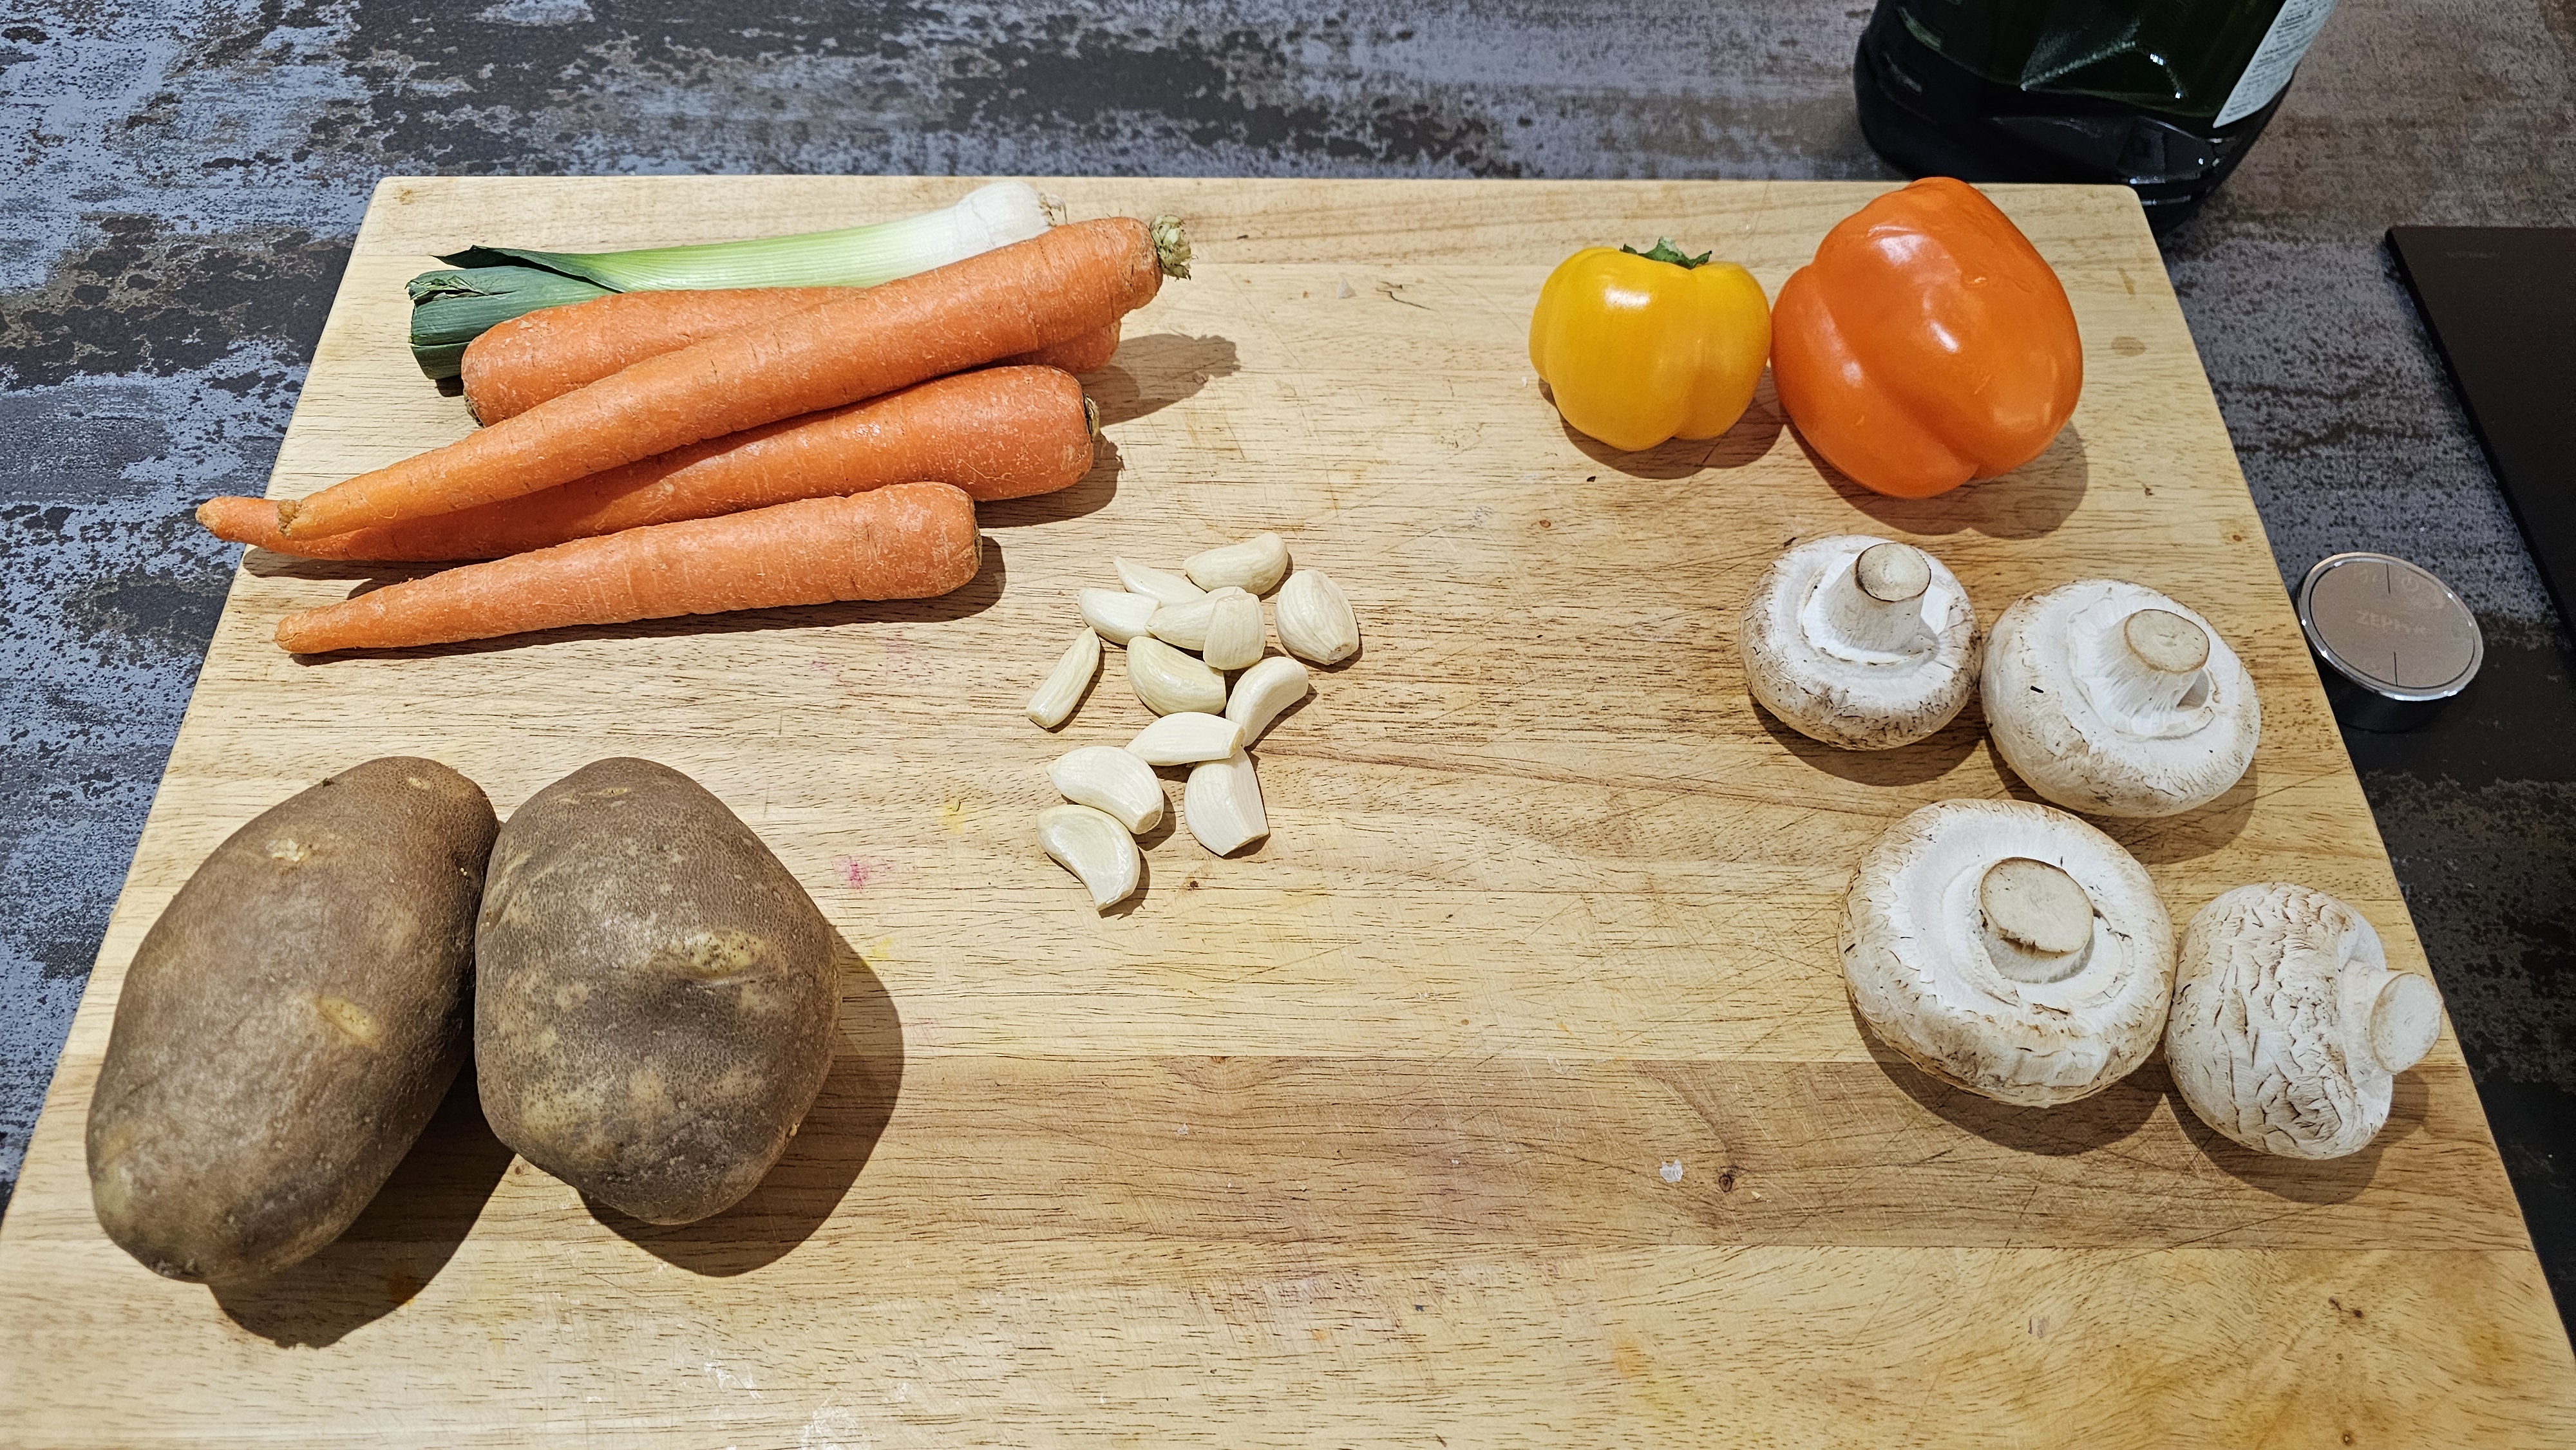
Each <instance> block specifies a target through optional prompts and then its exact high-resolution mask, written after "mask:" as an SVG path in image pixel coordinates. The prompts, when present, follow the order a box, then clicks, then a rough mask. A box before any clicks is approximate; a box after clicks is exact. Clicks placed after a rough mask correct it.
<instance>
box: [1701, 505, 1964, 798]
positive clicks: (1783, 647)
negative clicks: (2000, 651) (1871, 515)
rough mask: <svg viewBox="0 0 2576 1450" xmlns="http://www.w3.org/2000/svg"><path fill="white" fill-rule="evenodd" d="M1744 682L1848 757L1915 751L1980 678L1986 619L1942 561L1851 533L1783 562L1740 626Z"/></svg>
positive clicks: (1791, 721)
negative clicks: (1980, 620) (1981, 628)
mask: <svg viewBox="0 0 2576 1450" xmlns="http://www.w3.org/2000/svg"><path fill="white" fill-rule="evenodd" d="M1735 639H1736V648H1737V649H1738V650H1739V651H1740V652H1741V653H1742V655H1743V657H1744V683H1745V684H1746V686H1747V687H1748V688H1750V689H1751V690H1752V692H1753V698H1754V699H1756V700H1759V701H1761V702H1762V708H1764V709H1766V710H1769V711H1770V712H1771V713H1772V714H1774V715H1777V716H1779V717H1780V719H1781V720H1782V721H1783V722H1785V723H1786V724H1788V725H1789V726H1790V727H1791V728H1792V729H1795V730H1796V731H1798V733H1800V734H1802V735H1808V736H1812V737H1814V738H1815V739H1818V740H1821V741H1823V742H1825V743H1826V744H1827V745H1838V746H1841V747H1842V748H1844V749H1846V750H1887V749H1892V748H1893V747H1895V746H1899V745H1910V744H1912V743H1913V742H1915V741H1917V740H1920V739H1922V738H1923V737H1924V736H1926V735H1929V734H1931V733H1932V732H1934V731H1936V730H1938V729H1940V728H1941V727H1942V726H1944V725H1947V724H1949V723H1950V721H1951V718H1952V717H1953V716H1956V715H1957V714H1958V713H1959V707H1960V706H1962V705H1965V704H1966V703H1967V702H1968V695H1969V693H1970V692H1971V691H1973V690H1974V689H1975V688H1976V682H1977V616H1976V611H1975V610H1973V609H1972V608H1970V607H1969V604H1968V591H1967V590H1965V589H1963V588H1961V587H1960V585H1959V580H1958V577H1957V576H1956V575H1954V574H1952V573H1951V572H1950V571H1949V570H1948V569H1947V568H1945V567H1943V565H1942V563H1941V561H1940V560H1938V559H1935V558H1933V557H1932V556H1931V555H1929V554H1926V553H1924V552H1923V551H1922V550H1921V549H1917V548H1915V547H1914V546H1913V545H1911V544H1900V543H1895V542H1893V541H1891V540H1887V539H1873V538H1870V537H1867V536H1866V535H1861V534H1841V535H1836V536H1835V537H1832V538H1825V539H1815V540H1811V541H1809V542H1807V543H1804V544H1800V545H1798V546H1797V547H1796V548H1794V549H1791V550H1790V551H1789V552H1787V553H1785V554H1782V555H1781V556H1780V557H1779V558H1777V559H1774V560H1772V561H1771V567H1770V569H1769V570H1768V571H1767V572H1765V573H1764V574H1763V576H1762V582H1761V583H1760V584H1758V585H1756V586H1755V588H1754V591H1753V597H1752V598H1751V599H1750V600H1748V601H1746V602H1745V605H1744V613H1743V615H1742V616H1741V617H1740V618H1739V619H1738V620H1737V623H1736V634H1735Z"/></svg>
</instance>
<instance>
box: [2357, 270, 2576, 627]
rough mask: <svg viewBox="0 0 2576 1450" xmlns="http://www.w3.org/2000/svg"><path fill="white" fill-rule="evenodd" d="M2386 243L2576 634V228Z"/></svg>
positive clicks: (2563, 614) (2544, 576)
mask: <svg viewBox="0 0 2576 1450" xmlns="http://www.w3.org/2000/svg"><path fill="white" fill-rule="evenodd" d="M2388 246H2389V250H2391V251H2392V252H2394V253H2396V255H2397V269H2398V271H2399V272H2400V273H2402V274H2403V275H2404V276H2405V278H2406V285H2407V286H2408V287H2410V288H2412V289H2413V290H2414V293H2415V305H2416V308H2417V310H2419V311H2420V312H2422V313H2423V315H2424V322H2425V325H2426V326H2427V327H2429V328H2430V329H2431V330H2432V333H2433V340H2434V343H2435V344H2436V345H2437V346H2438V347H2439V348H2440V349H2441V352H2442V357H2443V360H2444V361H2445V362H2447V363H2448V364H2449V365H2450V369H2451V383H2452V386H2453V387H2455V388H2456V389H2457V390H2458V392H2459V395H2460V401H2461V403H2462V405H2463V406H2465V407H2466V408H2467V409H2468V414H2469V422H2470V424H2471V426H2473V427H2474V428H2476V429H2477V434H2478V441H2479V442H2480V443H2481V444H2483V445H2485V447H2486V452H2487V464H2488V466H2489V467H2491V468H2493V469H2494V470H2495V476H2496V482H2497V483H2498V484H2500V485H2501V486H2502V487H2503V489H2504V496H2505V499H2506V500H2507V502H2509V503H2511V504H2512V506H2513V513H2514V517H2515V518H2516V519H2517V520H2519V521H2520V522H2521V524H2522V532H2523V537H2524V538H2526V539H2528V540H2529V541H2530V543H2531V553H2532V557H2533V558H2534V559H2536V560H2538V561H2539V563H2540V575H2541V578H2542V579H2543V580H2544V581H2545V582H2546V583H2547V584H2548V586H2549V593H2550V597H2551V598H2552V599H2554V600H2556V601H2557V603H2558V613H2559V616H2560V618H2562V619H2564V620H2565V621H2566V622H2567V626H2568V629H2569V630H2570V632H2576V229H2571V228H2564V227H2391V228H2389V230H2388Z"/></svg>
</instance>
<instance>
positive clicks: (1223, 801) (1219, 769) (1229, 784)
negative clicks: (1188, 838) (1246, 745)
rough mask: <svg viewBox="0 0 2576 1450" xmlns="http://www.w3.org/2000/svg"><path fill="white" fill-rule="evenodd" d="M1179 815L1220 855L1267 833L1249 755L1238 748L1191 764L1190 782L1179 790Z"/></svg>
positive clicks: (1201, 842) (1268, 819) (1205, 843)
mask: <svg viewBox="0 0 2576 1450" xmlns="http://www.w3.org/2000/svg"><path fill="white" fill-rule="evenodd" d="M1181 819H1182V820H1184V821H1186V822H1188V823H1189V827H1190V834H1191V835H1193V836H1196V837H1198V841H1199V844H1200V845H1202V846H1205V847H1207V848H1208V849H1209V850H1210V851H1213V852H1215V853H1216V854H1217V855H1220V856H1225V855H1231V854H1232V853H1234V852H1235V851H1238V850H1241V849H1242V848H1243V846H1244V845H1245V843H1247V842H1250V841H1257V840H1259V839H1261V838H1262V837H1263V836H1266V835H1269V834H1270V817H1269V816H1267V815H1265V814H1264V813H1263V812H1262V809H1261V782H1260V781H1259V780H1258V779H1256V778H1255V777H1254V776H1253V773H1252V757H1251V756H1249V755H1246V754H1244V753H1243V752H1242V751H1240V750H1238V751H1235V752H1234V753H1233V754H1231V755H1228V756H1226V757H1225V758H1224V759H1223V760H1211V761H1208V762H1206V763H1205V764H1202V765H1197V766H1193V767H1191V769H1190V783H1189V784H1188V785H1187V786H1186V787H1184V788H1183V789H1182V791H1181Z"/></svg>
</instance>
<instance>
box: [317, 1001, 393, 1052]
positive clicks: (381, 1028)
mask: <svg viewBox="0 0 2576 1450" xmlns="http://www.w3.org/2000/svg"><path fill="white" fill-rule="evenodd" d="M313 1009H314V1010H315V1011H317V1012H320V1013H321V1014H322V1020H324V1021H326V1022H328V1023H330V1024H331V1025H332V1026H333V1027H335V1028H337V1029H339V1032H340V1035H341V1036H343V1037H346V1038H348V1039H349V1040H350V1041H351V1042H354V1043H356V1044H357V1045H359V1046H360V1047H373V1046H375V1045H376V1044H377V1043H378V1042H379V1041H381V1040H383V1038H384V1035H385V1025H384V1024H383V1023H381V1022H379V1021H377V1020H376V1017H375V1014H374V1013H372V1012H369V1011H368V1010H367V1009H366V1008H364V1007H361V1006H359V1005H358V1004H357V1003H355V1002H352V1001H350V1000H349V999H348V998H346V997H316V998H314V999H313Z"/></svg>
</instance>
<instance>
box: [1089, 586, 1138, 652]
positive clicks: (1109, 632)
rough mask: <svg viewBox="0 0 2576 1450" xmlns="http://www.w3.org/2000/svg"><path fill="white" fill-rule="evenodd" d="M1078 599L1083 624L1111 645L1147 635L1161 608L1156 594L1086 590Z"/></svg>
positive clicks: (1119, 590)
mask: <svg viewBox="0 0 2576 1450" xmlns="http://www.w3.org/2000/svg"><path fill="white" fill-rule="evenodd" d="M1075 598H1077V599H1079V600H1080V601H1081V602H1082V622H1083V623H1085V624H1087V625H1090V626H1091V628H1092V632H1093V633H1095V634H1097V635H1099V636H1100V637H1101V638H1102V639H1105V640H1107V641H1109V642H1110V643H1111V644H1125V643H1126V642H1127V641H1129V640H1131V639H1134V638H1135V637H1136V636H1138V635H1140V634H1143V633H1144V632H1145V625H1146V622H1147V621H1149V620H1151V619H1152V618H1153V617H1154V610H1155V608H1156V607H1157V605H1158V601H1156V600H1155V599H1154V597H1153V596H1152V595H1148V594H1129V593H1127V592H1126V591H1125V590H1121V589H1085V590H1083V591H1082V592H1081V593H1080V594H1078V595H1076V596H1075Z"/></svg>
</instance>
